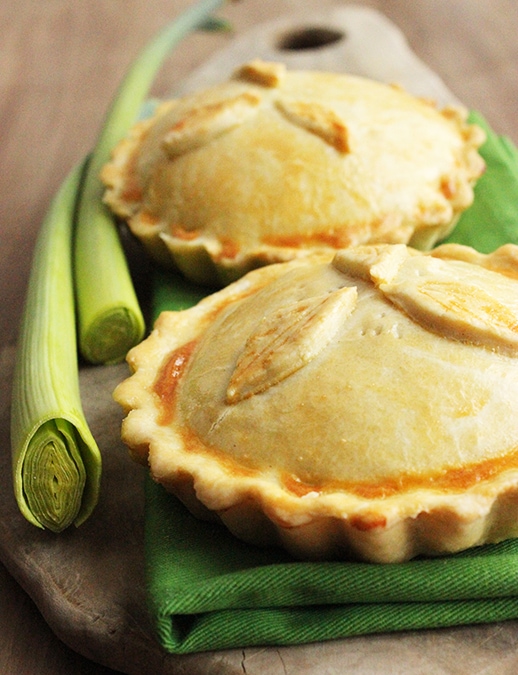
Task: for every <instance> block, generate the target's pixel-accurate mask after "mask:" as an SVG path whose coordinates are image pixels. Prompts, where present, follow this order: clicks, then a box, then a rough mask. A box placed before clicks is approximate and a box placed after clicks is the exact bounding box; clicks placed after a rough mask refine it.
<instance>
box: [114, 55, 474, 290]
mask: <svg viewBox="0 0 518 675" xmlns="http://www.w3.org/2000/svg"><path fill="white" fill-rule="evenodd" d="M483 139H484V134H483V132H482V130H481V129H480V128H479V127H478V126H476V125H472V124H468V123H467V122H466V112H465V111H464V110H462V109H460V108H452V107H449V108H445V109H443V110H438V109H437V108H436V106H435V105H434V104H432V103H431V102H429V101H425V100H423V99H420V98H416V97H414V96H412V95H410V94H408V93H406V92H405V91H403V90H401V89H400V88H398V87H396V86H389V85H386V84H381V83H378V82H375V81H371V80H368V79H364V78H360V77H356V76H351V75H344V74H337V73H326V72H314V71H288V70H286V68H285V67H284V65H283V64H279V63H268V62H262V61H253V62H250V63H248V64H245V65H244V66H242V67H241V68H240V69H239V70H238V71H237V72H236V73H235V74H234V76H233V77H232V78H231V79H230V80H229V81H227V82H224V83H221V84H218V85H215V86H213V87H212V88H208V89H204V90H201V91H198V92H196V93H193V94H190V95H186V96H185V97H183V98H179V99H176V100H172V101H168V102H165V103H163V104H161V105H160V106H159V107H158V109H157V110H156V113H155V114H154V115H153V116H152V117H151V118H150V119H147V120H145V121H142V122H139V123H137V124H136V126H135V127H134V128H133V129H132V131H131V133H130V134H129V136H128V137H127V138H126V139H124V140H123V141H122V142H121V143H120V144H119V145H118V146H117V147H116V148H115V149H114V152H113V157H112V159H111V161H110V162H109V163H108V164H107V165H106V166H105V167H104V170H103V172H102V179H103V181H104V183H105V185H106V191H105V201H106V203H107V204H108V205H109V206H110V207H111V209H112V210H113V211H114V212H115V213H116V214H117V215H118V216H120V217H122V218H123V219H126V220H127V221H128V223H129V227H130V228H131V230H132V232H133V233H134V234H135V235H136V236H137V237H138V238H139V239H140V240H141V241H143V242H144V244H145V245H146V247H147V248H148V250H149V251H150V252H151V253H152V255H153V256H155V257H156V258H157V259H158V260H160V261H161V262H163V263H165V264H168V263H174V265H176V267H177V268H179V269H180V270H181V271H182V272H183V273H184V274H185V275H186V276H187V277H188V278H190V279H193V280H194V281H197V282H201V283H207V284H222V285H223V284H226V283H229V282H230V281H232V280H235V279H236V278H238V277H239V276H241V275H242V274H243V273H245V272H246V271H248V270H249V269H251V268H254V267H258V266H262V265H265V264H269V263H273V262H278V261H286V260H291V259H293V258H296V257H300V256H304V255H307V254H308V252H312V251H314V250H319V251H329V250H336V249H339V248H343V247H349V246H354V245H358V244H365V243H381V242H386V243H410V244H411V245H412V246H413V247H417V248H420V249H427V248H430V247H431V246H432V245H434V244H435V242H437V241H438V240H439V239H441V238H442V237H445V236H446V235H447V234H448V233H449V232H450V230H451V229H452V227H453V226H454V224H455V221H456V219H457V218H458V216H459V214H460V213H461V212H462V211H463V210H465V209H466V208H467V207H468V206H469V205H470V204H471V203H472V201H473V189H472V188H473V184H474V182H475V181H476V179H477V178H478V177H479V176H480V175H481V173H482V172H483V169H484V162H483V160H482V159H481V157H480V155H479V154H478V152H477V149H478V147H479V146H480V145H481V143H482V142H483Z"/></svg>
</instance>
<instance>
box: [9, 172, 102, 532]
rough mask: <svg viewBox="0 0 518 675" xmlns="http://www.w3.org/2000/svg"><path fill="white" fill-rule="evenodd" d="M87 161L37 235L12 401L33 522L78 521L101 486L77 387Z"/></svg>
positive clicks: (21, 487) (17, 488) (15, 453)
mask: <svg viewBox="0 0 518 675" xmlns="http://www.w3.org/2000/svg"><path fill="white" fill-rule="evenodd" d="M83 168H84V167H83V165H81V166H78V167H76V168H75V169H74V170H73V171H72V172H71V173H70V174H69V176H68V177H67V179H66V180H65V181H64V183H63V184H62V186H61V188H60V189H59V191H58V192H57V194H56V195H55V197H54V199H53V201H52V204H51V205H50V208H49V210H48V212H47V215H46V217H45V219H44V221H43V223H42V227H41V230H40V233H39V235H38V239H37V242H36V247H35V252H34V257H33V262H32V267H31V274H30V277H29V284H28V289H27V295H26V299H25V306H24V310H23V315H22V322H21V327H20V334H19V340H18V346H17V352H16V364H15V373H14V382H13V391H12V405H11V446H12V467H13V483H14V492H15V497H16V500H17V503H18V506H19V509H20V511H21V513H22V514H23V515H24V516H25V518H26V519H27V520H28V521H29V522H31V523H32V524H33V525H36V526H38V527H41V528H44V529H49V530H52V531H53V532H61V531H62V530H64V529H65V528H66V527H68V526H69V525H71V524H72V523H74V524H75V525H80V524H81V523H82V522H84V521H85V520H86V519H87V518H88V516H89V515H90V514H91V512H92V511H93V509H94V507H95V505H96V503H97V499H98V493H99V483H100V477H101V455H100V452H99V449H98V447H97V444H96V442H95V440H94V438H93V437H92V434H91V433H90V430H89V428H88V425H87V422H86V420H85V417H84V414H83V411H82V407H81V399H80V391H79V372H78V362H77V343H76V323H75V304H74V288H73V280H72V238H73V224H74V214H75V208H76V201H77V199H76V198H77V193H78V190H79V188H80V184H81V177H82V175H83Z"/></svg>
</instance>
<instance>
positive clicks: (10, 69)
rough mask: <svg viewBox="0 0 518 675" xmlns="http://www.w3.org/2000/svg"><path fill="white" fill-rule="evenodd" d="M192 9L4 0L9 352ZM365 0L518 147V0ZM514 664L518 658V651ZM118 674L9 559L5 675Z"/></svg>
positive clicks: (318, 4)
mask: <svg viewBox="0 0 518 675" xmlns="http://www.w3.org/2000/svg"><path fill="white" fill-rule="evenodd" d="M190 4H192V3H190V2H188V1H187V0H174V1H171V0H90V1H89V2H84V0H44V1H42V0H3V2H2V3H1V4H0V25H1V26H2V40H1V41H0V139H1V142H0V167H1V168H0V298H2V304H1V311H0V348H1V347H4V346H5V345H8V344H12V343H14V341H15V340H16V335H17V330H18V323H19V318H20V314H21V308H22V303H23V297H24V293H25V286H26V282H27V277H28V272H29V268H30V262H31V255H32V250H33V246H34V241H35V237H36V234H37V231H38V228H39V225H40V223H41V220H42V216H43V214H44V212H45V210H46V208H47V206H48V204H49V200H50V199H51V196H52V195H53V194H54V192H55V190H56V189H57V187H58V185H59V183H60V182H61V180H62V179H63V177H64V176H65V174H66V173H67V171H68V169H69V168H70V167H71V166H72V165H73V164H74V163H75V162H76V161H77V160H78V159H79V158H81V157H83V156H84V154H85V153H86V152H87V151H88V150H89V149H90V147H91V146H92V144H93V142H94V140H95V138H96V134H97V132H98V130H99V126H100V124H101V122H102V119H103V116H104V114H105V111H106V109H107V106H108V104H109V102H110V100H111V97H112V95H113V93H114V91H115V88H116V86H117V84H118V82H119V81H120V79H121V77H122V75H123V73H124V72H125V69H126V67H127V65H128V63H129V62H130V60H131V59H132V57H133V56H134V55H135V54H136V52H137V51H138V49H139V48H140V47H141V46H142V45H143V44H144V43H145V42H146V40H147V39H149V38H150V37H151V36H152V34H153V33H154V32H155V31H156V30H157V29H159V28H160V27H161V26H162V25H163V24H164V23H165V22H166V21H169V20H170V19H172V18H174V17H175V16H176V15H177V14H178V13H180V12H181V11H182V10H183V9H185V8H186V7H187V6H189V5H190ZM339 4H341V5H345V4H348V3H346V2H341V3H339V2H337V1H336V0H284V1H282V2H279V0H241V1H240V2H238V3H236V4H228V5H226V6H225V7H224V8H223V9H222V10H221V11H220V14H221V15H222V16H225V17H226V18H228V19H229V20H230V21H231V22H232V24H233V26H234V28H235V30H236V31H242V30H245V29H248V28H251V27H252V26H254V25H255V24H256V23H259V22H264V21H267V20H270V19H273V18H276V17H280V16H283V15H284V14H288V13H291V14H292V13H293V12H294V11H295V12H296V13H297V14H298V16H299V17H300V21H301V23H302V22H303V17H304V13H305V12H311V13H313V12H314V11H315V10H317V9H318V10H320V11H322V14H323V15H325V9H326V7H329V6H332V5H339ZM355 4H361V5H365V6H369V7H373V8H376V9H378V10H380V11H382V12H383V13H384V14H385V15H386V16H387V17H388V18H389V19H390V20H391V21H392V22H393V23H395V24H396V25H397V26H399V27H400V28H401V29H402V30H403V32H404V33H405V34H406V36H407V39H408V41H409V43H410V45H411V46H412V48H413V49H414V51H415V52H416V53H417V54H418V55H419V56H420V57H421V58H422V59H423V60H424V61H425V62H426V63H427V64H428V65H429V66H430V67H431V68H433V69H434V70H435V71H436V72H437V73H438V74H439V75H440V76H441V77H442V79H443V80H444V82H445V83H446V84H447V85H448V87H449V88H450V89H451V90H452V91H453V92H455V94H456V95H457V96H458V98H460V99H461V100H462V101H464V102H465V104H466V105H468V106H470V107H473V108H476V109H478V110H480V111H482V112H483V113H484V114H485V116H486V118H487V119H488V120H489V122H490V123H491V124H492V126H493V127H494V128H495V129H496V130H497V131H499V132H500V133H503V134H507V135H508V136H509V137H511V139H512V140H513V141H515V142H517V143H518V40H517V39H516V29H517V28H518V3H516V2H515V0H454V1H453V2H452V1H451V0H426V1H421V2H411V1H410V0H390V2H383V1H382V0H379V1H378V2H376V1H374V0H370V1H367V0H366V1H363V2H356V3H355ZM230 39H232V38H231V36H230V35H225V36H224V35H207V34H204V35H200V34H197V35H195V36H192V37H189V38H188V39H187V40H186V41H185V42H184V43H183V44H182V45H181V47H180V48H179V49H177V50H176V51H175V52H174V55H173V56H172V58H171V59H170V60H169V61H168V62H167V63H166V64H165V65H164V68H163V69H162V71H161V73H160V75H159V77H158V78H157V81H156V83H155V85H154V88H153V90H154V93H156V94H157V95H160V94H164V93H171V92H174V90H175V84H176V83H177V82H179V81H180V80H181V79H182V77H184V76H185V75H186V74H188V73H189V72H190V71H191V70H192V69H193V68H194V67H196V66H197V65H199V64H201V63H203V62H204V61H205V60H206V59H208V58H209V57H210V55H211V54H212V53H214V51H215V50H217V49H219V48H221V47H223V46H224V45H225V44H226V42H227V41H228V40H230ZM2 451H3V452H9V449H8V448H3V449H2ZM0 517H1V515H0ZM513 663H514V666H516V664H517V663H518V653H517V654H516V659H513ZM459 668H460V670H458V671H457V670H455V672H459V673H460V672H462V667H461V664H459ZM512 670H513V672H515V670H514V667H513V668H512ZM112 672H114V671H111V670H109V669H106V668H104V667H102V666H99V665H98V664H94V663H91V662H89V661H87V660H85V659H84V658H82V657H80V656H78V655H77V654H75V653H74V652H72V651H71V650H70V649H68V648H67V647H66V646H65V645H63V644H62V643H61V642H60V641H59V640H58V639H57V638H56V637H55V636H54V635H53V634H52V632H51V631H50V629H49V628H48V626H47V625H46V624H45V621H44V620H43V618H42V617H41V615H40V614H39V612H38V610H37V609H36V607H35V606H34V605H33V603H32V602H31V600H30V599H29V598H28V596H27V595H26V594H25V593H24V591H23V590H22V589H21V588H20V587H19V586H18V585H17V584H16V582H15V581H14V580H13V579H12V578H11V577H10V576H9V574H8V573H7V571H6V570H5V569H4V568H3V567H2V566H1V565H0V673H2V674H4V673H5V674H6V675H8V674H10V673H13V674H14V673H16V674H17V675H25V674H26V673H27V674H29V673H30V674H36V673H37V674H38V675H51V674H52V675H56V674H57V673H67V674H68V673H81V674H86V673H88V674H91V675H101V674H104V675H107V674H108V673H112ZM386 672H389V670H387V671H386ZM390 672H391V673H393V672H404V662H402V663H401V664H392V665H391V666H390ZM452 672H453V671H452ZM485 672H489V671H485ZM509 672H511V670H510V671H509Z"/></svg>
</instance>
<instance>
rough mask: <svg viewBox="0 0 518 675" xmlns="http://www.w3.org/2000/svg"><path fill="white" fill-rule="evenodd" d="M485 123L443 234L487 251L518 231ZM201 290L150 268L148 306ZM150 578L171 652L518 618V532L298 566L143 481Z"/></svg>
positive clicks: (507, 169)
mask: <svg viewBox="0 0 518 675" xmlns="http://www.w3.org/2000/svg"><path fill="white" fill-rule="evenodd" d="M472 119H473V121H476V122H477V123H478V124H480V125H481V126H483V127H484V129H485V130H486V133H487V142H486V143H485V145H484V146H483V148H482V151H481V152H482V154H483V155H484V157H485V159H486V162H487V171H486V173H485V174H484V176H483V177H482V178H481V179H480V181H479V182H478V184H477V187H476V199H475V204H474V205H473V207H472V208H471V209H470V210H469V211H468V212H466V213H465V214H464V215H463V217H462V218H461V219H460V221H459V223H458V225H457V227H456V229H455V231H454V232H453V234H452V235H451V236H450V238H449V241H456V242H459V243H467V244H469V245H471V246H473V247H475V248H477V249H479V250H481V251H484V252H489V251H491V250H493V249H494V248H497V247H498V246H499V245H501V244H504V243H506V242H509V241H511V242H515V243H517V238H518V151H517V150H516V149H515V148H514V147H513V145H512V143H511V142H510V141H509V140H508V139H505V138H502V137H501V136H498V135H497V134H495V133H494V132H492V131H491V129H489V127H488V126H487V124H486V122H485V121H484V119H483V118H482V117H481V116H480V115H478V114H476V113H473V115H472ZM205 293H206V290H203V289H200V288H195V287H192V286H189V285H188V284H186V283H185V282H184V281H182V280H181V279H179V278H175V277H171V276H167V275H165V274H164V273H160V272H159V273H157V279H156V288H155V294H154V306H153V312H154V315H155V316H156V315H157V314H158V313H159V312H160V311H161V310H162V309H181V308H184V307H187V306H189V305H190V304H193V303H194V302H196V301H197V300H198V299H200V298H201V297H202V296H203V295H204V294H205ZM145 549H146V580H147V590H148V600H149V607H150V611H151V613H152V616H153V617H154V619H155V624H156V631H157V636H158V640H159V642H160V643H161V645H162V646H163V648H164V649H165V650H166V651H168V652H172V653H189V652H199V651H206V650H216V649H224V648H238V647H245V646H253V645H288V644H300V643H307V642H314V641H322V640H330V639H335V638H344V637H348V636H354V635H362V634H373V633H381V632H390V631H401V630H413V629H423V628H437V627H446V626H455V625H462V624H476V623H490V622H494V621H503V620H506V619H516V618H518V540H513V541H507V542H503V543H501V544H498V545H494V546H484V547H480V548H476V549H472V550H470V551H467V552H463V553H460V554H456V555H453V556H448V557H442V558H433V559H415V560H412V561H410V562H407V563H401V564H394V565H376V564H369V563H359V562H322V563H304V562H297V561H294V560H293V559H292V558H290V557H289V555H288V554H287V553H284V552H283V551H281V550H278V549H265V550H264V549H259V548H255V547H252V546H248V545H246V544H244V543H242V542H240V541H238V540H237V539H235V538H234V537H233V536H232V535H231V534H229V533H228V532H227V530H226V529H225V528H223V527H222V526H220V525H217V524H210V523H205V522H201V521H198V520H196V519H195V518H193V516H191V515H190V513H188V512H187V511H186V509H185V508H184V507H183V506H182V505H181V504H180V503H179V502H178V501H177V500H176V499H175V498H174V497H172V496H171V495H169V494H168V493H166V491H165V490H164V489H163V488H162V487H161V486H159V485H156V484H155V483H153V481H152V480H151V479H149V478H148V479H147V482H146V522H145Z"/></svg>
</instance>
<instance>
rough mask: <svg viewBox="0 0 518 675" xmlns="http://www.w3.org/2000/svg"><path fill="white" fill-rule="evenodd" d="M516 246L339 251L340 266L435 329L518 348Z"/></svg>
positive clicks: (510, 349) (455, 336)
mask: <svg viewBox="0 0 518 675" xmlns="http://www.w3.org/2000/svg"><path fill="white" fill-rule="evenodd" d="M517 252H518V248H517V247H512V248H510V247H509V246H507V247H506V248H505V250H503V249H502V250H501V249H499V250H497V251H495V252H494V253H492V254H490V255H482V254H477V253H476V252H473V253H472V252H471V249H468V248H466V247H456V248H455V247H449V248H445V249H444V251H443V252H441V251H440V249H436V251H435V252H434V253H433V254H432V255H427V254H419V253H416V252H412V251H411V250H409V251H407V250H406V248H405V247H404V246H395V247H391V248H390V249H387V248H385V247H378V248H377V247H369V246H366V247H361V249H358V250H357V251H341V252H340V253H338V254H337V256H336V257H335V261H334V264H335V266H336V267H337V269H339V270H340V271H342V272H344V273H346V274H347V273H348V274H350V275H352V276H354V277H357V278H361V279H364V280H365V279H367V278H369V277H370V280H371V281H372V282H373V283H374V284H375V285H376V286H377V287H378V288H379V290H380V291H381V292H382V293H383V294H384V295H385V296H386V297H387V299H388V300H390V301H391V302H392V303H393V304H394V305H396V306H397V307H399V308H400V309H401V310H403V311H404V312H405V313H406V314H407V315H408V316H409V317H411V318H412V319H413V320H414V321H415V322H416V323H419V324H420V325H421V326H423V327H424V328H426V329H428V330H430V331H433V332H435V333H439V334H440V335H442V336H444V337H447V338H450V339H454V340H459V341H461V342H466V343H469V344H477V345H482V346H485V347H488V348H490V349H495V350H498V351H503V352H511V353H516V350H517V349H518V280H517V279H516V270H517V269H518V268H517V263H518V255H517Z"/></svg>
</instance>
